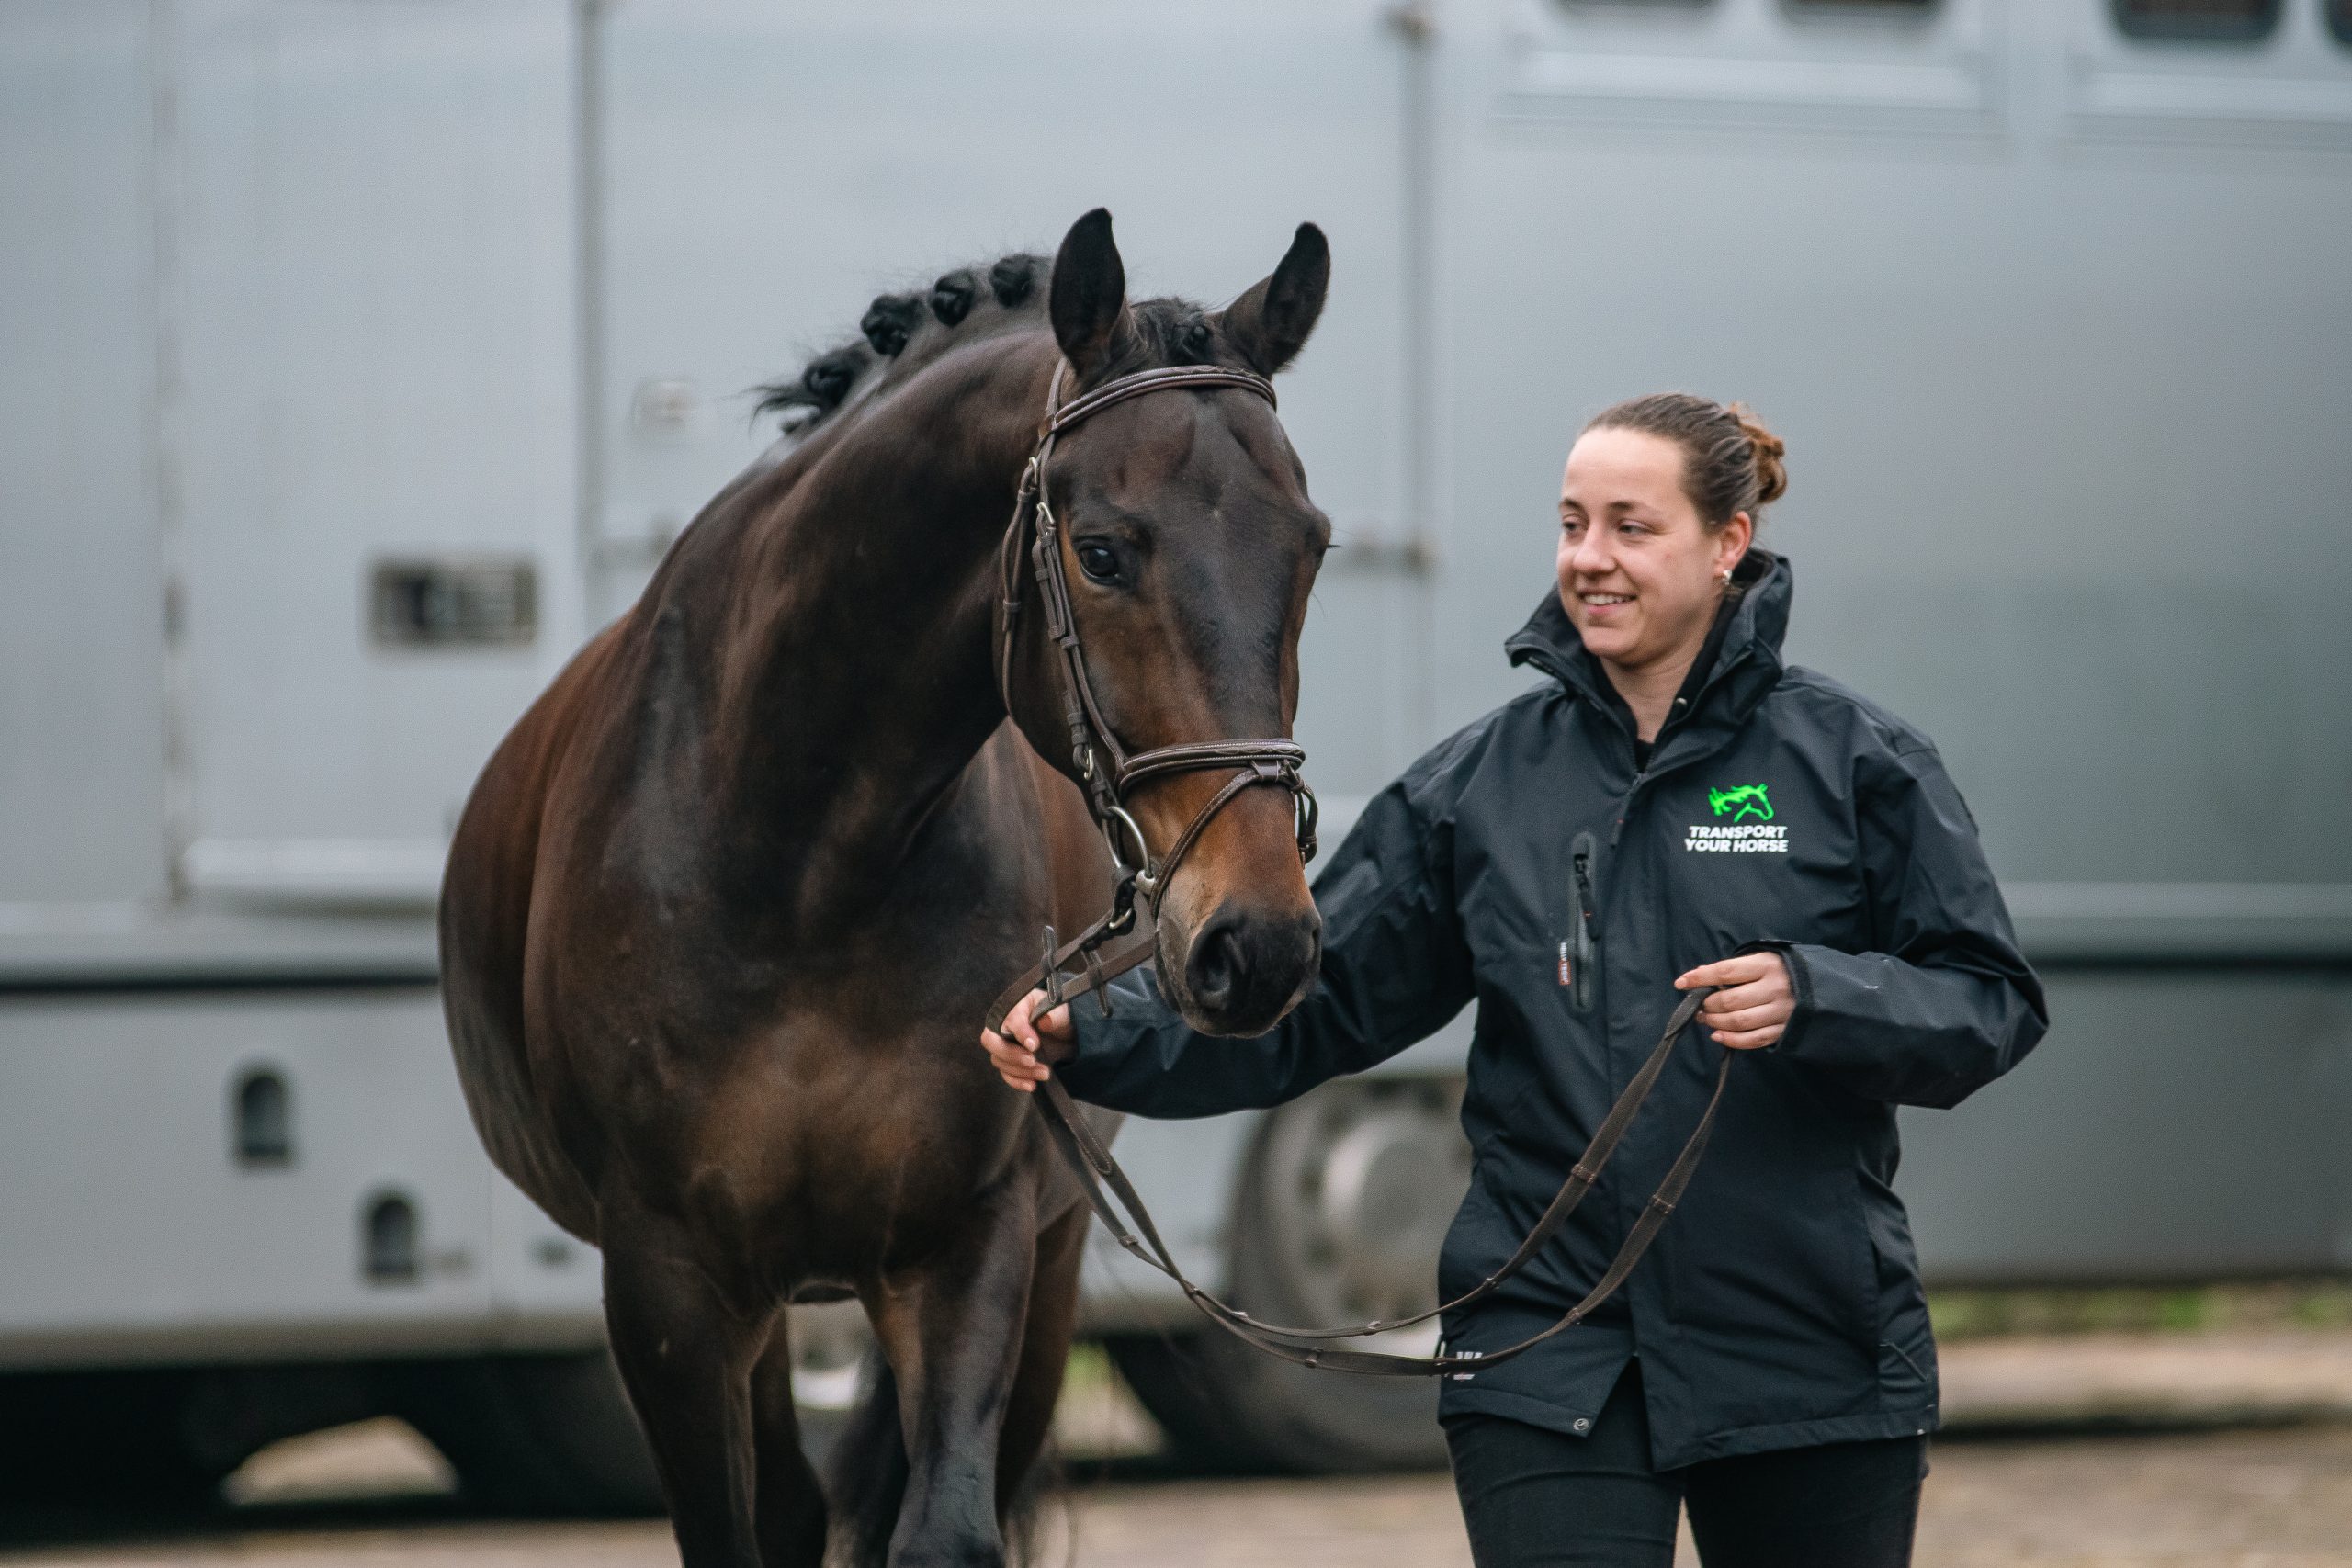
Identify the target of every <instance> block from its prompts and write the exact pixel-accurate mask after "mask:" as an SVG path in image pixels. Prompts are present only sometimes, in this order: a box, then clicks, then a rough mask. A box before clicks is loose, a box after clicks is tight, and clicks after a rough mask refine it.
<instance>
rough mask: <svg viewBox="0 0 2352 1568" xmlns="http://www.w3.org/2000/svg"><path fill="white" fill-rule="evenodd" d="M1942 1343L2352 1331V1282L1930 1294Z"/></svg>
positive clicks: (1929, 1313) (1931, 1311) (2326, 1281)
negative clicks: (2022, 1337) (2021, 1337)
mask: <svg viewBox="0 0 2352 1568" xmlns="http://www.w3.org/2000/svg"><path fill="white" fill-rule="evenodd" d="M1928 1315H1929V1317H1930V1318H1932V1319H1933V1321H1934V1323H1935V1326H1936V1335H1937V1337H1939V1338H1941V1339H1969V1338H1978V1337H1985V1336H1990V1335H2000V1334H2100V1333H2174V1334H2197V1333H2203V1332H2207V1331H2210V1330H2213V1329H2229V1328H2234V1329H2256V1328H2335V1327H2345V1326H2352V1280H2265V1281H2256V1282H2233V1283H2229V1284H2214V1285H2155V1286H2099V1287H2097V1288H2085V1289H2075V1290H1950V1291H1930V1292H1928Z"/></svg>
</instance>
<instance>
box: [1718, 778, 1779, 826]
mask: <svg viewBox="0 0 2352 1568" xmlns="http://www.w3.org/2000/svg"><path fill="white" fill-rule="evenodd" d="M1707 804H1708V805H1709V806H1711V807H1713V808H1714V813H1715V815H1716V816H1718V817H1726V816H1727V817H1729V818H1731V819H1732V820H1733V821H1735V822H1739V821H1744V820H1746V819H1747V818H1750V817H1753V818H1756V819H1757V820H1758V822H1770V820H1772V800H1771V797H1770V795H1766V794H1765V793H1764V786H1763V785H1762V784H1734V785H1732V787H1731V788H1729V789H1711V790H1709V791H1708V792H1707Z"/></svg>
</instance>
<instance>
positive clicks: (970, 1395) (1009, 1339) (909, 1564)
mask: <svg viewBox="0 0 2352 1568" xmlns="http://www.w3.org/2000/svg"><path fill="white" fill-rule="evenodd" d="M1037 1185H1038V1184H1037V1182H1036V1180H1035V1178H1034V1176H1032V1175H1031V1174H1029V1173H1025V1172H1024V1173H1022V1174H1019V1175H1016V1176H1014V1177H1012V1178H1011V1179H1007V1180H1006V1181H1004V1182H1002V1183H1001V1184H1000V1185H999V1186H998V1187H997V1188H996V1189H995V1190H993V1191H991V1192H989V1193H987V1194H985V1195H983V1196H982V1197H981V1198H980V1199H979V1200H978V1201H976V1202H975V1204H974V1205H973V1208H972V1211H971V1213H970V1218H969V1223H968V1224H966V1225H965V1226H964V1228H963V1229H962V1231H961V1233H960V1234H958V1235H956V1237H955V1238H954V1240H952V1241H951V1242H950V1243H949V1244H948V1245H947V1246H945V1247H942V1248H940V1249H939V1251H938V1252H937V1253H935V1254H933V1256H932V1257H930V1258H925V1259H923V1260H922V1263H920V1264H918V1265H916V1266H914V1267H911V1268H910V1269H905V1270H903V1271H902V1272H899V1273H895V1274H892V1275H889V1276H888V1277H886V1278H885V1279H884V1280H883V1281H882V1284H881V1287H880V1289H879V1290H878V1291H877V1292H876V1293H875V1296H874V1298H873V1299H872V1300H870V1301H869V1302H868V1303H867V1313H868V1315H870V1316H871V1317H872V1318H873V1320H874V1331H875V1334H876V1337H877V1338H879V1339H880V1340H881V1343H882V1351H883V1354H884V1355H886V1356H888V1358H889V1360H890V1369H891V1371H892V1372H893V1373H895V1374H896V1376H897V1378H898V1383H899V1430H900V1431H901V1432H903V1433H904V1434H905V1438H906V1450H907V1460H908V1476H907V1491H906V1498H905V1501H904V1502H903V1503H902V1504H901V1505H900V1507H899V1527H898V1529H897V1530H896V1532H895V1533H893V1534H892V1536H891V1537H890V1557H889V1562H890V1565H891V1568H934V1565H939V1568H944V1565H953V1568H1000V1565H1001V1564H1002V1562H1004V1536H1003V1532H1002V1530H1001V1528H1000V1527H999V1525H998V1522H997V1458H998V1441H999V1438H1000V1435H1001V1427H1002V1426H1003V1423H1004V1416H1005V1406H1006V1404H1007V1402H1008V1400H1009V1398H1010V1396H1011V1393H1012V1382H1013V1374H1014V1372H1015V1371H1016V1370H1017V1368H1018V1367H1019V1365H1020V1360H1021V1348H1022V1341H1023V1332H1022V1330H1023V1323H1024V1321H1025V1319H1026V1317H1027V1314H1028V1304H1029V1281H1030V1275H1031V1271H1032V1269H1033V1266H1034V1264H1035V1258H1036V1247H1037V1216H1036V1201H1037V1191H1036V1189H1037Z"/></svg>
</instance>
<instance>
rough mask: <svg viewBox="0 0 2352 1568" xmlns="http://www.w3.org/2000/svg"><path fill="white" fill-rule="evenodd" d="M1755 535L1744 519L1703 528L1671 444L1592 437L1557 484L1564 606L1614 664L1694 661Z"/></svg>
mask: <svg viewBox="0 0 2352 1568" xmlns="http://www.w3.org/2000/svg"><path fill="white" fill-rule="evenodd" d="M1753 533H1754V527H1753V525H1752V523H1751V521H1750V519H1749V517H1748V515H1747V513H1745V512H1742V513H1738V514H1736V516H1734V517H1733V518H1732V520H1731V521H1730V522H1728V523H1726V524H1724V525H1723V526H1722V527H1720V528H1714V529H1710V528H1709V527H1707V525H1705V524H1704V523H1702V522H1701V521H1700V519H1699V510H1698V508H1697V507H1695V506H1693V505H1691V498H1690V496H1689V495H1688V494H1686V493H1684V491H1683V489H1682V448H1681V447H1680V446H1677V445H1676V444H1675V443H1673V442H1671V441H1668V440H1667V439H1666V438H1665V437H1664V436H1659V435H1651V434H1647V433H1646V432H1644V431H1638V430H1588V431H1586V432H1585V433H1584V434H1583V435H1581V436H1579V437H1578V438H1577V444H1576V447H1575V449H1574V450H1573V451H1571V452H1569V454H1568V467H1567V471H1566V473H1565V474H1563V475H1562V476H1561V479H1560V561H1559V571H1560V604H1561V605H1562V606H1563V607H1564V608H1566V611H1567V612H1568V619H1569V620H1570V621H1571V622H1572V623H1574V624H1575V626H1576V628H1577V631H1578V632H1579V633H1581V634H1582V635H1583V637H1584V645H1585V647H1587V648H1588V649H1591V650H1592V652H1593V654H1594V656H1595V657H1596V658H1599V659H1601V660H1606V661H1608V662H1609V663H1611V664H1614V665H1616V666H1618V667H1620V668H1622V669H1624V670H1627V671H1642V670H1645V669H1648V668H1650V667H1652V666H1654V665H1658V664H1663V663H1667V662H1669V661H1671V660H1675V659H1678V658H1688V657H1690V656H1691V655H1693V654H1695V653H1696V652H1697V651H1698V648H1699V645H1700V644H1702V643H1703V642H1705V641H1706V637H1707V628H1708V627H1709V626H1710V625H1712V624H1713V619H1714V614H1715V606H1716V605H1717V604H1720V603H1721V602H1722V599H1723V574H1724V572H1726V571H1729V570H1731V569H1732V568H1733V567H1734V566H1736V565H1737V564H1738V562H1739V558H1740V557H1742V556H1744V555H1746V554H1747V542H1748V539H1749V538H1750V537H1751V536H1752V535H1753Z"/></svg>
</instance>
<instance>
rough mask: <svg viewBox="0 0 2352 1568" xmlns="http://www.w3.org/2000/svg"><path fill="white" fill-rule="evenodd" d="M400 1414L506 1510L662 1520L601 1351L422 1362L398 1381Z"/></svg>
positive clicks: (468, 1483)
mask: <svg viewBox="0 0 2352 1568" xmlns="http://www.w3.org/2000/svg"><path fill="white" fill-rule="evenodd" d="M393 1376H394V1379H395V1381H396V1388H395V1391H394V1393H393V1400H392V1403H393V1407H394V1411H395V1413H396V1414H398V1415H399V1416H401V1418H402V1419H403V1420H405V1421H407V1422H408V1424H409V1425H410V1426H412V1427H415V1428H416V1429H417V1430H418V1431H420V1432H422V1433H424V1436H425V1438H427V1439H429V1440H430V1441H431V1442H432V1444H433V1446H434V1447H435V1448H437V1449H439V1450H441V1453H442V1457H443V1458H445V1459H447V1461H449V1466H450V1468H451V1469H453V1470H455V1471H456V1472H458V1483H459V1485H460V1486H462V1487H463V1488H464V1490H465V1493H466V1495H468V1496H469V1497H470V1498H473V1499H474V1500H476V1501H477V1502H480V1503H481V1504H483V1505H485V1506H489V1507H491V1508H493V1509H496V1510H499V1511H500V1512H511V1513H520V1514H658V1513H660V1512H661V1511H662V1483H661V1480H660V1478H659V1477H658V1476H657V1475H655V1473H654V1470H653V1456H652V1454H651V1452H650V1450H648V1449H647V1448H646V1446H645V1436H644V1434H643V1432H641V1431H640V1430H639V1427H638V1424H637V1414H636V1412H635V1411H633V1410H631V1409H630V1408H629V1403H628V1393H627V1392H626V1391H624V1390H623V1389H622V1387H621V1379H620V1372H619V1371H618V1370H617V1369H616V1368H615V1367H614V1365H613V1359H612V1357H611V1356H610V1355H608V1354H607V1353H605V1351H603V1350H596V1351H592V1352H589V1353H586V1354H572V1355H565V1356H498V1357H491V1358H487V1359H481V1360H466V1361H420V1362H415V1363H413V1364H411V1365H408V1366H404V1367H401V1368H399V1369H398V1370H397V1371H395V1372H394V1374H393Z"/></svg>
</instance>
